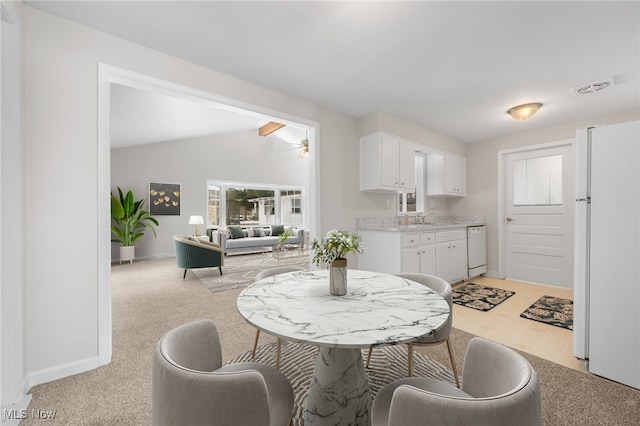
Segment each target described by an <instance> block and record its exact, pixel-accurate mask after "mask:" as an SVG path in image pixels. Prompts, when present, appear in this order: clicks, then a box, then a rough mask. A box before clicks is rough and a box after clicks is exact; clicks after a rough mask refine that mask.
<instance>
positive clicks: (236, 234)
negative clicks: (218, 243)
mask: <svg viewBox="0 0 640 426" xmlns="http://www.w3.org/2000/svg"><path fill="white" fill-rule="evenodd" d="M229 232H230V233H231V239H233V240H235V239H236V238H244V231H243V230H242V227H240V226H230V227H229Z"/></svg>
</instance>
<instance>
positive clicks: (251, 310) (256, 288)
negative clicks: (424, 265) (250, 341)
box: [237, 269, 449, 348]
mask: <svg viewBox="0 0 640 426" xmlns="http://www.w3.org/2000/svg"><path fill="white" fill-rule="evenodd" d="M347 279H348V281H347V294H346V295H344V296H332V295H331V294H329V273H328V270H317V271H303V272H290V273H286V274H281V275H275V276H272V277H268V278H265V279H263V280H260V281H256V282H255V283H253V284H251V285H250V286H249V287H247V288H246V289H244V290H243V291H242V293H240V295H239V296H238V301H237V305H238V310H239V311H240V314H241V315H242V316H243V317H244V318H245V319H246V320H247V321H248V322H249V323H251V324H252V325H254V326H255V327H257V328H259V329H261V330H264V331H266V332H268V333H270V334H272V335H275V336H278V337H282V338H284V339H287V340H291V341H297V342H303V343H310V344H314V345H318V346H328V347H339V348H365V347H369V346H372V345H380V344H394V343H403V342H409V341H411V340H414V339H415V338H417V337H420V336H423V335H425V334H429V333H431V332H432V331H433V330H434V329H436V328H437V327H439V326H440V325H442V324H443V323H444V322H445V321H446V320H447V318H448V317H449V305H448V304H447V302H446V301H445V300H444V299H443V298H442V297H441V296H440V295H438V294H437V293H436V292H434V291H433V290H431V289H429V288H428V287H425V286H423V285H421V284H419V283H416V282H414V281H410V280H406V279H403V278H399V277H396V276H393V275H387V274H381V273H377V272H368V271H360V270H354V269H349V270H348V273H347Z"/></svg>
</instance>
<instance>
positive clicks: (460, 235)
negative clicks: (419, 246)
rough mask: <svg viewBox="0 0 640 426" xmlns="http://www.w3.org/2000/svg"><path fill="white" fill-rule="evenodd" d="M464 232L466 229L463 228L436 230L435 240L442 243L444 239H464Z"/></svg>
mask: <svg viewBox="0 0 640 426" xmlns="http://www.w3.org/2000/svg"><path fill="white" fill-rule="evenodd" d="M465 232H466V231H465V230H464V229H456V230H452V231H440V232H436V242H437V243H442V242H446V241H456V240H464V239H465Z"/></svg>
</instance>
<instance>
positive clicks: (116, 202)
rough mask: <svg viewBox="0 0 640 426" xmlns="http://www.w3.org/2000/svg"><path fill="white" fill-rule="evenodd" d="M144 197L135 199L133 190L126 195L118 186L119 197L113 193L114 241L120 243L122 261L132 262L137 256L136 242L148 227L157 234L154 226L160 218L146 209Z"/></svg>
mask: <svg viewBox="0 0 640 426" xmlns="http://www.w3.org/2000/svg"><path fill="white" fill-rule="evenodd" d="M143 205H144V199H142V200H138V201H134V200H133V191H131V190H129V191H128V192H127V194H126V195H123V194H122V190H121V189H120V187H118V197H116V196H115V195H113V193H112V194H111V218H112V219H113V225H111V232H112V233H113V235H114V238H112V239H111V241H112V242H114V243H118V244H120V246H121V247H120V263H122V261H127V260H128V261H129V262H132V261H133V259H134V258H135V245H134V243H135V242H136V241H138V240H139V239H140V238H142V237H143V236H144V233H145V231H146V229H147V228H150V229H151V231H153V236H154V237H155V236H156V230H155V228H154V226H159V223H158V220H157V219H156V218H154V217H152V216H151V214H150V213H149V212H148V211H146V210H144V209H143V208H142V207H143Z"/></svg>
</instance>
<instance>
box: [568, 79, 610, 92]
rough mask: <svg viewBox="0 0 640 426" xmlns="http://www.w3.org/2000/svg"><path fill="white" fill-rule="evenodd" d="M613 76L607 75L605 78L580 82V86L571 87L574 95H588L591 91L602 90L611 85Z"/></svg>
mask: <svg viewBox="0 0 640 426" xmlns="http://www.w3.org/2000/svg"><path fill="white" fill-rule="evenodd" d="M613 86H614V84H613V78H612V77H609V78H606V79H602V80H599V81H594V82H592V83H587V84H582V85H580V86H577V87H574V88H573V89H571V91H572V92H573V94H574V95H576V96H577V95H589V94H591V93H596V92H599V91H600V90H604V89H606V88H608V87H613Z"/></svg>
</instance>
